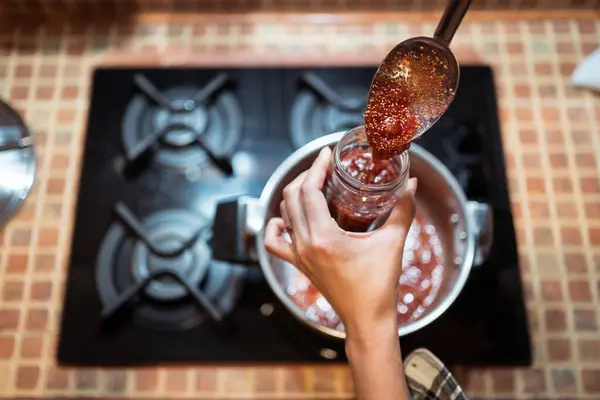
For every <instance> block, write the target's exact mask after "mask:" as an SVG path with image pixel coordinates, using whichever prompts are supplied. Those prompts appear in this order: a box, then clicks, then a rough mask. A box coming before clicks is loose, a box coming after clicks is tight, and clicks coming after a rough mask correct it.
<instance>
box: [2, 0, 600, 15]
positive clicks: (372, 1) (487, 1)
mask: <svg viewBox="0 0 600 400" xmlns="http://www.w3.org/2000/svg"><path fill="white" fill-rule="evenodd" d="M4 2H5V3H8V4H10V7H7V8H11V9H13V10H15V11H16V10H18V11H21V12H27V11H43V12H48V13H65V12H76V11H83V12H98V11H100V10H109V11H118V12H127V11H131V10H141V11H163V12H164V11H183V12H185V11H195V12H257V11H258V12H261V11H269V12H271V11H301V12H323V11H338V12H339V11H364V10H370V11H380V10H436V9H440V8H443V7H444V5H445V4H446V2H447V1H446V0H120V1H119V0H4ZM599 5H600V2H599V1H598V0H474V1H473V3H472V7H473V8H474V9H482V10H497V9H573V8H582V9H593V8H597V7H598V6H599Z"/></svg>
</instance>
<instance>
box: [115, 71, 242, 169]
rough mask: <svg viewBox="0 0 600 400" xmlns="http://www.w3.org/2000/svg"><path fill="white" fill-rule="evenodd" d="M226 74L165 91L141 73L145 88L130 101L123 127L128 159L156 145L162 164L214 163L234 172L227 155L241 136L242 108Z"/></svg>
mask: <svg viewBox="0 0 600 400" xmlns="http://www.w3.org/2000/svg"><path fill="white" fill-rule="evenodd" d="M227 79H228V78H227V75H226V74H219V75H217V76H216V77H215V78H214V79H213V80H211V81H210V82H209V83H208V84H207V85H206V86H204V87H203V88H200V89H199V88H197V87H189V86H180V87H173V88H170V89H167V90H165V91H164V92H161V91H160V90H159V89H158V88H156V87H155V86H154V84H153V83H152V82H150V80H148V78H146V77H145V76H144V75H141V74H138V75H136V76H135V80H134V81H135V84H136V86H137V87H138V88H139V89H140V91H141V92H142V93H139V94H136V95H135V96H134V97H133V99H132V100H131V102H130V103H129V105H128V106H127V109H126V111H125V117H124V119H123V126H122V130H123V144H124V147H125V153H126V156H127V159H128V161H130V162H133V161H135V160H136V159H137V158H138V157H140V156H141V155H142V154H144V153H146V152H147V151H149V150H151V149H154V150H155V153H154V159H155V160H156V162H157V163H158V164H159V165H162V166H165V167H168V168H172V169H175V170H178V171H189V170H190V169H198V168H201V167H204V166H206V165H207V164H209V165H210V164H212V165H213V166H214V167H216V168H218V169H220V170H221V171H222V172H223V173H225V174H226V175H231V174H232V173H233V169H232V167H231V163H230V162H229V160H228V158H229V157H230V156H231V154H232V153H233V151H234V150H235V147H236V145H237V144H238V143H239V141H240V137H241V130H242V113H241V109H240V106H239V103H238V100H237V98H236V96H235V94H234V93H233V92H232V91H230V90H228V89H226V88H225V87H224V86H225V84H226V83H227ZM211 99H212V101H211Z"/></svg>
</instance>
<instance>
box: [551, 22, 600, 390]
mask: <svg viewBox="0 0 600 400" xmlns="http://www.w3.org/2000/svg"><path fill="white" fill-rule="evenodd" d="M570 28H571V29H573V27H572V26H570ZM575 29H576V27H575ZM548 37H549V38H550V41H551V42H553V43H556V42H557V41H556V37H555V33H554V31H553V30H552V29H551V30H550V32H549V35H548ZM573 39H576V38H573ZM572 43H574V45H575V46H574V47H575V49H578V48H579V46H578V45H579V43H578V41H577V40H572ZM576 51H577V50H576ZM553 55H554V57H553V58H552V62H553V65H554V66H555V67H556V68H558V67H559V65H560V61H559V60H558V59H557V54H556V53H553ZM580 59H581V57H580ZM556 68H555V69H554V72H553V76H554V79H556V81H557V82H559V84H557V85H556V87H557V98H558V99H560V100H559V104H558V107H557V108H558V112H559V123H560V128H561V131H562V137H563V140H564V144H565V148H566V150H565V151H564V154H565V155H566V157H567V161H568V165H567V168H568V169H569V173H568V176H569V177H575V179H571V180H572V185H573V197H574V199H575V205H576V208H577V211H578V218H577V226H578V228H580V229H579V231H580V233H581V237H582V241H583V248H584V249H586V251H584V253H585V254H586V255H587V257H586V266H587V267H588V268H587V274H586V275H587V278H588V281H589V277H590V274H593V271H592V268H590V266H591V265H593V262H591V260H589V251H588V249H589V240H588V231H589V225H588V221H587V218H586V217H585V208H584V205H583V204H584V202H583V198H582V190H581V184H580V180H579V178H580V177H581V176H580V175H579V174H578V173H577V170H576V166H577V162H576V153H577V150H576V148H575V145H574V143H572V139H571V136H570V135H569V134H567V132H568V133H571V131H570V129H569V117H568V114H567V112H566V109H567V108H568V102H569V100H568V99H567V95H566V92H565V90H564V88H565V87H566V86H567V85H569V84H570V83H569V82H565V79H564V78H563V76H562V74H561V73H560V71H557V70H556ZM592 136H593V135H592ZM592 140H593V139H592ZM599 172H600V171H599ZM563 226H565V225H563ZM581 229H583V232H581ZM563 259H564V258H563ZM564 267H565V275H566V276H565V281H566V282H567V285H568V282H569V273H568V271H567V269H566V265H564ZM594 292H595V290H594V289H593V288H592V287H590V293H591V295H592V299H594V298H595V300H592V304H594V303H595V304H597V300H598V299H597V296H595V295H594ZM566 296H567V298H568V299H569V302H570V303H571V304H572V303H575V302H573V301H572V300H571V299H570V291H569V287H568V286H567V292H566ZM574 306H575V308H578V307H577V305H576V304H575V305H574ZM596 320H598V314H597V313H596ZM573 324H575V321H573ZM580 337H581V335H580V334H579V333H578V332H576V329H575V326H573V335H570V339H571V340H569V344H570V346H569V348H570V350H571V363H570V364H572V366H573V367H574V369H575V370H576V371H577V372H578V373H577V374H576V380H577V382H579V388H580V391H583V382H581V374H580V373H579V370H580V366H581V365H580V360H578V357H577V355H578V352H577V351H576V349H577V345H576V344H577V343H578V342H579V340H578V339H579V338H580Z"/></svg>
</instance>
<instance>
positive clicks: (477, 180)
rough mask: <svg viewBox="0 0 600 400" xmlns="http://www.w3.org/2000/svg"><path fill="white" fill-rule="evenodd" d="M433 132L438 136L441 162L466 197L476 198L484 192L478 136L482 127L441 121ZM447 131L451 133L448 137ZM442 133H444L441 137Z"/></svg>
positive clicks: (480, 147)
mask: <svg viewBox="0 0 600 400" xmlns="http://www.w3.org/2000/svg"><path fill="white" fill-rule="evenodd" d="M436 130H439V131H445V132H443V133H442V135H443V136H442V137H443V138H444V139H443V141H442V149H443V153H444V156H443V160H444V162H445V164H446V166H447V167H448V169H450V171H452V173H453V174H454V176H455V177H456V179H457V180H458V182H459V183H460V185H461V187H462V188H463V190H465V192H466V193H467V195H468V196H473V197H477V193H475V192H480V191H481V190H485V179H484V178H483V172H484V171H483V170H482V165H483V164H484V162H483V161H484V160H482V158H481V155H482V154H484V152H483V149H482V146H483V141H482V137H483V135H484V132H483V130H484V128H483V127H481V126H478V125H472V124H470V123H460V124H459V123H456V122H455V121H454V120H452V119H451V118H442V119H441V120H440V121H439V122H438V124H437V126H436ZM450 132H451V134H450ZM444 133H445V134H444Z"/></svg>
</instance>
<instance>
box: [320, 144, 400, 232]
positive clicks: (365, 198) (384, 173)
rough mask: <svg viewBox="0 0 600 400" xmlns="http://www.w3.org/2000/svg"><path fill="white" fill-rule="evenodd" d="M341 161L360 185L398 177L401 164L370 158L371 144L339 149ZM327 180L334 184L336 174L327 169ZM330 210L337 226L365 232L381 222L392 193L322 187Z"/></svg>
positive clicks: (387, 180)
mask: <svg viewBox="0 0 600 400" xmlns="http://www.w3.org/2000/svg"><path fill="white" fill-rule="evenodd" d="M339 159H340V163H341V165H342V168H343V169H344V171H345V172H346V173H347V174H348V175H350V176H351V177H352V178H354V179H356V180H357V181H358V182H360V184H363V185H385V184H389V183H392V182H394V181H396V180H397V179H398V177H399V176H400V173H401V171H400V167H399V165H398V164H397V163H396V162H395V161H394V160H392V159H388V160H378V159H374V158H373V153H372V150H371V148H370V147H367V146H364V147H363V146H355V147H351V148H349V149H345V150H342V152H341V153H340V158H339ZM329 174H330V175H329V179H328V183H329V185H331V186H335V182H336V180H337V179H339V178H337V177H335V178H334V177H333V176H332V171H330V172H329ZM325 193H326V198H327V203H328V205H329V212H330V213H331V216H332V217H333V219H335V221H336V222H337V224H338V225H339V227H340V228H342V229H343V230H345V231H347V232H368V231H370V230H372V229H375V228H376V227H377V226H378V225H381V223H382V222H383V221H385V219H387V216H388V215H389V212H390V210H391V207H392V206H393V203H394V199H393V198H394V196H393V193H392V192H390V194H388V195H377V196H370V195H369V194H368V193H367V192H363V191H360V190H358V191H355V190H351V189H350V190H335V189H333V188H332V187H329V188H326V190H325Z"/></svg>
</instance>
